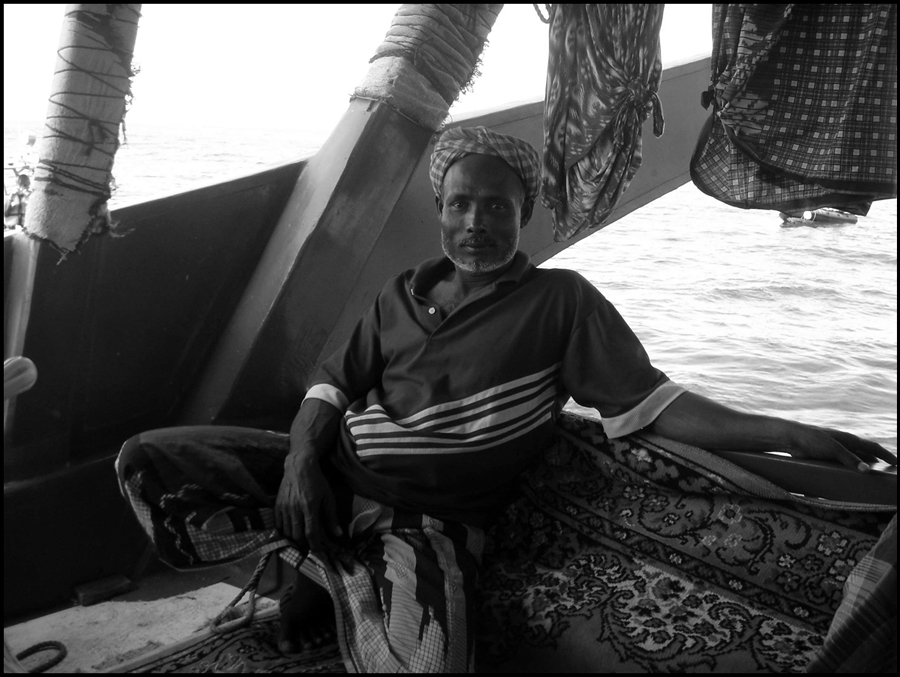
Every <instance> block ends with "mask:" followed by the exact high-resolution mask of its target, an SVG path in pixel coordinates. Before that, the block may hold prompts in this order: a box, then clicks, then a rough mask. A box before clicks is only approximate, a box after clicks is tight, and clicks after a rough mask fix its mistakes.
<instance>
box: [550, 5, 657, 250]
mask: <svg viewBox="0 0 900 677" xmlns="http://www.w3.org/2000/svg"><path fill="white" fill-rule="evenodd" d="M662 16H663V5H661V4H612V5H606V4H598V5H584V4H581V5H553V6H552V7H551V8H550V60H549V64H548V67H547V92H546V99H545V101H546V103H545V108H544V170H543V183H542V187H541V190H542V202H543V204H544V206H545V207H547V208H548V209H552V210H553V235H554V239H555V240H556V241H557V242H562V241H564V240H568V239H570V238H572V237H574V236H575V235H577V234H578V233H580V232H581V231H583V230H585V229H586V228H598V227H600V226H602V224H603V222H604V221H605V220H606V219H607V218H608V217H609V215H610V213H611V212H612V210H613V208H614V207H615V206H616V203H617V202H618V200H619V197H620V196H621V195H622V193H624V192H625V190H626V189H627V188H628V185H629V184H630V183H631V180H632V179H633V178H634V176H635V174H636V173H637V170H638V169H639V168H640V166H641V127H642V125H643V123H644V121H645V120H646V119H647V118H648V117H649V115H650V113H651V112H652V113H653V133H654V134H655V135H656V136H660V135H661V134H662V133H663V127H664V122H663V116H662V107H661V104H660V102H659V98H658V97H657V95H656V92H657V90H658V89H659V81H660V76H661V74H662V61H661V57H660V48H659V29H660V26H661V25H662Z"/></svg>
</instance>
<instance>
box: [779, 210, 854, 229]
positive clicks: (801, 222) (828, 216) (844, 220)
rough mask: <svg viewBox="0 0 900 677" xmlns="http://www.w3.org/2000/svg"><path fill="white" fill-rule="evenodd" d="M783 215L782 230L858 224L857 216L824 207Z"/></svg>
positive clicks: (783, 213) (782, 213)
mask: <svg viewBox="0 0 900 677" xmlns="http://www.w3.org/2000/svg"><path fill="white" fill-rule="evenodd" d="M779 214H780V215H781V221H782V223H781V227H782V228H795V227H797V226H811V227H813V228H819V227H822V226H845V225H852V224H854V223H856V222H857V220H858V219H857V217H856V215H855V214H851V213H850V212H845V211H842V210H840V209H834V208H832V207H822V208H821V209H813V210H807V211H805V212H801V213H799V214H786V213H785V212H779Z"/></svg>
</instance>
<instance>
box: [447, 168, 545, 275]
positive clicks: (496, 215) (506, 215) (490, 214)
mask: <svg viewBox="0 0 900 677" xmlns="http://www.w3.org/2000/svg"><path fill="white" fill-rule="evenodd" d="M524 198H525V189H524V187H523V186H522V181H521V180H520V179H519V176H518V174H516V173H515V172H514V171H513V170H512V168H511V167H510V166H509V165H508V164H506V163H505V162H504V161H503V160H501V159H500V158H497V157H491V156H489V155H467V156H466V157H464V158H462V159H461V160H457V161H456V162H454V163H453V164H452V165H451V166H450V169H448V170H447V173H446V174H445V176H444V184H443V187H442V190H441V197H440V198H438V199H437V207H438V212H439V213H440V218H441V244H442V245H443V248H444V254H446V256H447V258H449V259H450V260H451V261H453V263H454V264H455V265H456V267H457V268H459V269H460V270H463V271H465V272H468V273H476V274H477V273H489V272H492V271H495V270H499V269H501V268H503V267H504V266H505V265H506V264H507V263H509V262H510V261H511V260H512V257H513V255H515V253H516V249H517V248H518V246H519V229H520V228H521V227H522V226H524V225H525V224H526V223H527V222H528V219H529V218H530V217H531V204H530V203H529V204H527V205H523V201H524Z"/></svg>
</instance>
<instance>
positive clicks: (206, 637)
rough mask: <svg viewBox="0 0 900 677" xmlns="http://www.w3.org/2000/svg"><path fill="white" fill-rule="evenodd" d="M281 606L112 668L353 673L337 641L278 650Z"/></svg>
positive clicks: (118, 670) (171, 670)
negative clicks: (286, 652)
mask: <svg viewBox="0 0 900 677" xmlns="http://www.w3.org/2000/svg"><path fill="white" fill-rule="evenodd" d="M278 617H279V611H278V607H277V606H274V607H272V608H270V609H267V610H265V611H262V612H259V613H258V614H257V615H256V616H255V617H254V619H253V622H252V623H251V624H250V625H249V626H248V627H245V628H241V629H240V630H235V631H234V632H231V633H228V634H225V635H219V634H216V633H213V632H212V631H204V632H200V633H196V634H195V635H192V636H191V637H189V638H187V639H185V640H184V641H182V642H179V643H178V644H175V645H172V646H168V647H164V648H161V649H157V650H155V651H152V652H150V653H148V654H146V655H144V656H141V657H139V658H136V659H134V660H132V661H129V662H127V663H122V664H120V665H118V666H116V667H115V668H113V669H112V670H110V672H117V673H134V672H154V673H166V672H168V673H178V672H192V673H197V672H200V673H203V672H207V673H229V672H274V673H282V672H285V673H286V672H310V673H334V672H347V671H346V670H345V669H344V661H343V659H342V658H341V650H340V648H339V647H338V645H337V642H334V643H333V644H330V645H328V646H324V647H321V648H319V649H316V650H314V651H307V652H304V653H302V654H297V655H293V656H285V655H283V654H281V653H280V652H279V651H278Z"/></svg>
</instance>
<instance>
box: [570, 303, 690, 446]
mask: <svg viewBox="0 0 900 677" xmlns="http://www.w3.org/2000/svg"><path fill="white" fill-rule="evenodd" d="M595 303H596V307H595V309H594V311H593V312H592V313H590V314H589V315H587V317H586V318H585V319H584V320H583V321H582V322H581V324H580V325H579V326H578V327H576V328H575V330H574V331H573V333H572V337H571V339H570V341H569V344H568V345H567V347H566V351H565V355H564V358H563V365H562V382H563V386H564V387H565V388H566V390H567V391H568V393H569V395H571V397H572V398H573V399H574V400H575V401H576V402H578V404H580V405H582V406H585V407H593V408H594V409H596V410H597V411H598V412H599V413H600V416H601V418H602V420H603V428H604V431H605V432H606V434H607V435H608V436H609V437H621V436H622V435H627V434H628V433H631V432H634V431H635V430H639V429H640V428H643V427H644V426H646V425H649V424H650V423H652V422H653V420H654V419H655V418H656V417H657V416H658V415H659V413H660V412H662V410H663V409H665V408H666V407H667V406H668V405H669V404H671V403H672V401H673V400H675V399H676V398H677V397H678V396H679V395H681V394H682V393H683V392H684V388H682V387H681V386H678V385H676V384H675V383H673V382H672V381H670V380H669V378H668V377H667V376H666V375H665V374H664V373H663V372H661V371H660V370H659V369H656V368H655V367H654V366H653V365H652V364H651V363H650V358H649V357H648V355H647V352H646V351H645V350H644V346H643V345H641V342H640V340H639V339H638V337H637V336H636V335H635V334H634V332H633V331H632V330H631V327H629V326H628V324H627V323H626V322H625V320H624V319H623V318H622V316H621V315H620V314H619V312H618V311H617V310H616V309H615V307H614V306H613V305H612V304H611V303H610V302H609V301H607V300H606V298H604V297H603V296H602V295H601V294H600V293H599V292H597V298H596V300H595Z"/></svg>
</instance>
